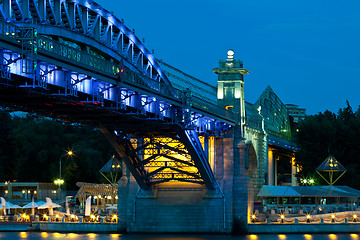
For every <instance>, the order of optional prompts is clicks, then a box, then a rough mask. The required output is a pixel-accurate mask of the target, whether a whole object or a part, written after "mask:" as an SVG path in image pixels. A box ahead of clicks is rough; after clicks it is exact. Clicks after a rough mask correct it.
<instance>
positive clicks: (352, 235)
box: [350, 233, 359, 239]
mask: <svg viewBox="0 0 360 240" xmlns="http://www.w3.org/2000/svg"><path fill="white" fill-rule="evenodd" d="M350 236H351V238H352V239H359V235H357V234H355V233H352V234H350Z"/></svg>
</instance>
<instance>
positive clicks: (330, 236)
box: [329, 234, 337, 239]
mask: <svg viewBox="0 0 360 240" xmlns="http://www.w3.org/2000/svg"><path fill="white" fill-rule="evenodd" d="M329 238H330V239H337V236H336V235H335V234H329Z"/></svg>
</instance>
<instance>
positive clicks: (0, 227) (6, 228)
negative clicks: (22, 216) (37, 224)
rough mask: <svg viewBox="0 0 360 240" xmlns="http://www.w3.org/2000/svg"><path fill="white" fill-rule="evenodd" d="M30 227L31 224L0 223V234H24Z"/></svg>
mask: <svg viewBox="0 0 360 240" xmlns="http://www.w3.org/2000/svg"><path fill="white" fill-rule="evenodd" d="M30 227H31V223H30V222H28V223H23V222H6V223H0V232H24V231H28V229H29V228H30Z"/></svg>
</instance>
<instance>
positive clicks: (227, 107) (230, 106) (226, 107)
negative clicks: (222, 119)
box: [225, 105, 234, 110]
mask: <svg viewBox="0 0 360 240" xmlns="http://www.w3.org/2000/svg"><path fill="white" fill-rule="evenodd" d="M233 107H234V106H233V105H228V106H225V109H226V110H229V109H230V108H233Z"/></svg>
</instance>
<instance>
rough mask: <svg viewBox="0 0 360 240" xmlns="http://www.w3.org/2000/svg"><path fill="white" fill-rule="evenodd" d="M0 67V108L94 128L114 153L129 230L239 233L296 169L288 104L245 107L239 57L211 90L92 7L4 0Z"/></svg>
mask: <svg viewBox="0 0 360 240" xmlns="http://www.w3.org/2000/svg"><path fill="white" fill-rule="evenodd" d="M0 57H1V62H0V104H1V105H2V106H7V107H10V108H11V109H14V110H21V111H26V112H35V113H37V114H38V115H39V116H46V117H51V118H53V119H58V120H61V121H64V122H68V123H81V124H87V125H91V126H94V127H97V128H99V129H100V130H101V131H102V132H103V133H104V135H105V136H106V138H107V139H108V141H109V143H110V144H111V145H112V146H113V147H114V149H115V151H116V152H117V154H118V155H119V158H120V159H121V160H122V161H123V163H124V164H125V165H126V167H125V166H124V167H123V170H124V171H123V175H124V177H123V178H122V179H121V180H120V182H119V191H118V192H119V203H118V209H119V215H120V217H121V219H123V220H124V221H123V222H122V223H121V224H120V225H121V226H119V227H120V228H122V229H123V230H124V229H127V230H128V231H133V232H137V231H142V232H143V231H153V232H156V231H159V232H181V231H190V232H211V231H215V232H231V231H234V230H235V228H240V227H241V226H245V225H246V223H247V222H248V217H249V213H250V212H251V211H252V202H253V200H251V199H254V194H255V195H256V193H257V191H258V190H259V188H260V187H261V186H262V185H263V184H269V185H276V184H277V182H278V180H277V176H278V174H277V163H276V162H277V161H276V160H279V159H280V158H286V159H290V162H292V163H293V160H294V152H295V151H296V147H295V146H294V144H293V143H291V135H290V127H289V121H288V116H287V111H286V109H285V106H284V104H282V102H281V100H280V99H279V98H278V97H277V96H276V94H275V93H274V92H273V91H272V90H271V88H267V89H266V90H265V91H264V93H263V95H262V96H261V97H260V98H259V100H258V101H257V102H256V103H255V104H250V103H247V102H246V101H245V97H244V75H245V74H248V73H249V71H248V70H247V69H245V68H244V67H243V63H242V62H241V61H239V60H235V59H234V52H233V51H231V50H230V51H229V52H228V58H227V59H226V60H225V61H220V62H219V67H218V68H215V69H213V71H214V72H215V73H216V74H218V86H217V87H214V86H210V85H208V84H206V83H204V82H203V81H201V80H199V79H195V78H193V77H191V76H190V75H187V74H185V73H183V72H181V71H180V70H178V69H176V68H174V67H172V66H170V65H168V64H166V63H164V62H162V61H160V60H157V59H155V58H154V56H153V55H152V54H151V53H150V52H149V51H148V50H147V49H146V47H145V46H144V44H143V43H142V42H141V41H140V40H139V39H138V38H137V37H136V35H135V34H134V32H132V31H131V30H129V29H128V28H127V27H126V26H125V25H124V22H123V21H121V20H119V19H118V18H116V17H115V16H114V15H113V14H112V13H111V12H109V11H107V10H105V9H103V8H102V7H101V6H100V5H98V4H96V3H95V2H93V1H88V0H37V1H35V0H21V1H20V0H3V1H2V2H1V3H0ZM164 69H166V70H164ZM288 165H289V166H290V168H292V170H291V171H292V172H291V173H292V176H293V175H294V171H295V170H296V169H294V166H293V165H294V164H288ZM295 180H296V179H295ZM295 180H294V179H292V182H293V184H294V181H295ZM255 199H256V197H255ZM179 211H180V212H179ZM149 216H153V217H154V218H153V219H151V218H149ZM214 219H216V220H214Z"/></svg>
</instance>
